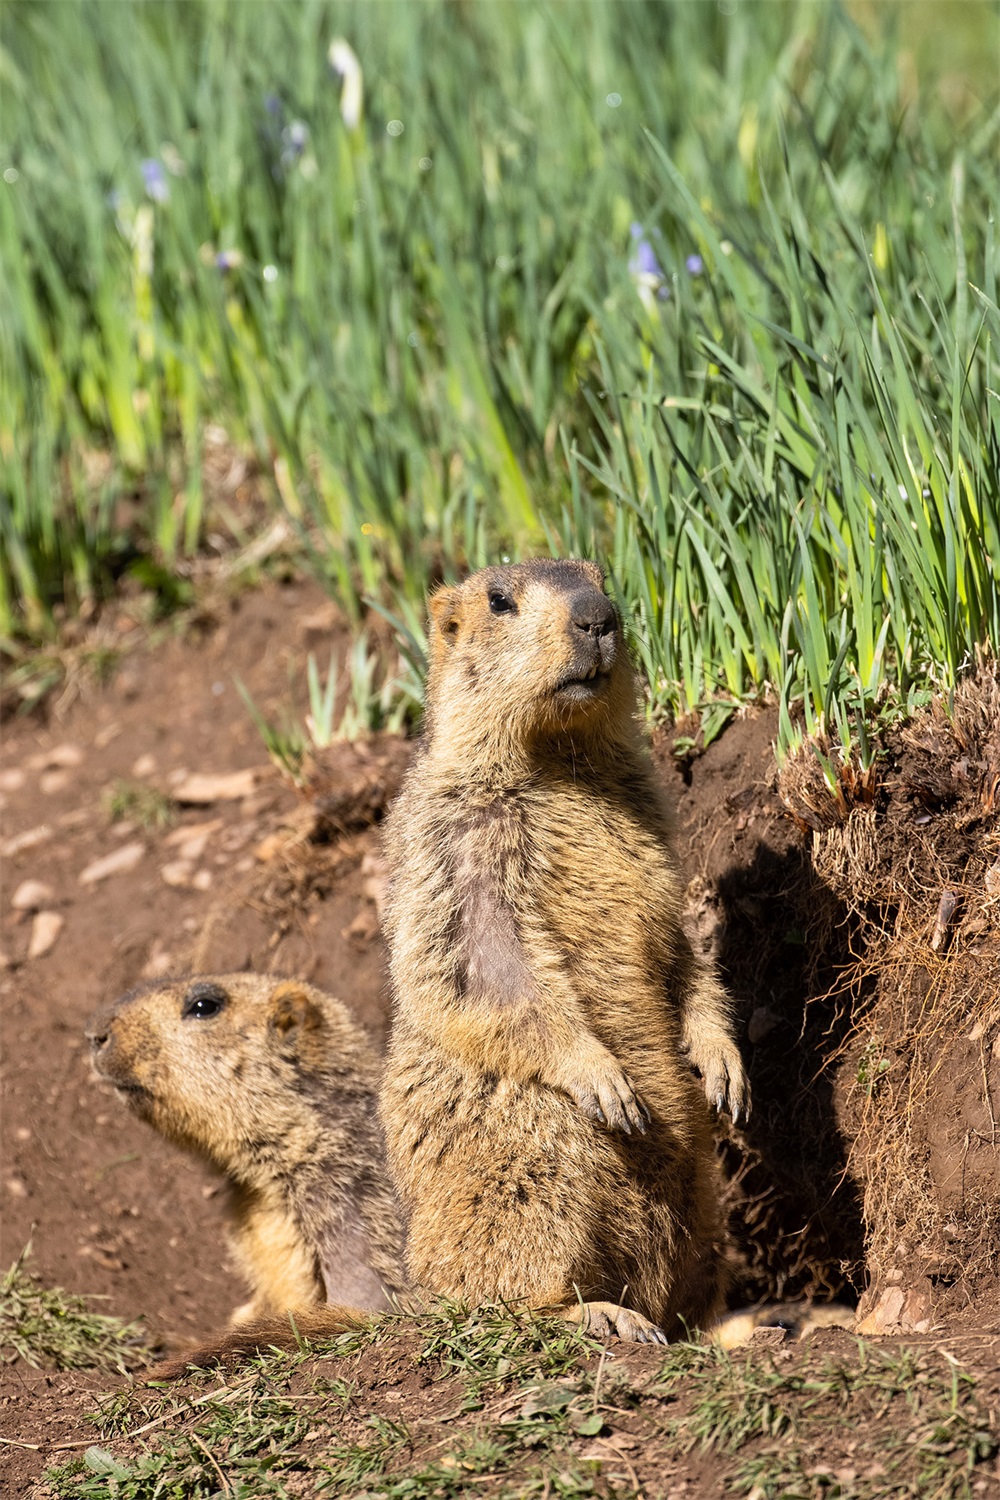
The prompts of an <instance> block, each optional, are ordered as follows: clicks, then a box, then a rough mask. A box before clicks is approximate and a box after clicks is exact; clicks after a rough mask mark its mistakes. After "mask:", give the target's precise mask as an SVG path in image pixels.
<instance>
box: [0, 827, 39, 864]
mask: <svg viewBox="0 0 1000 1500" xmlns="http://www.w3.org/2000/svg"><path fill="white" fill-rule="evenodd" d="M51 837H52V825H51V824H49V823H39V824H38V826H37V827H36V828H29V829H27V831H26V832H25V833H18V834H15V835H14V837H13V838H12V839H8V840H7V842H6V843H5V844H3V845H0V854H2V855H3V856H4V858H5V859H10V858H12V857H13V855H15V854H23V853H24V852H25V850H26V849H37V848H38V846H39V844H44V843H45V842H46V840H47V839H50V838H51Z"/></svg>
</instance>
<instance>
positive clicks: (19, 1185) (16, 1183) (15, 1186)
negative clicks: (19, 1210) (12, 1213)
mask: <svg viewBox="0 0 1000 1500" xmlns="http://www.w3.org/2000/svg"><path fill="white" fill-rule="evenodd" d="M5 1186H6V1188H7V1191H8V1193H10V1195H11V1197H12V1198H26V1197H27V1196H28V1189H27V1188H26V1187H25V1185H24V1183H23V1182H22V1181H21V1179H20V1177H8V1178H7V1181H6V1183H5Z"/></svg>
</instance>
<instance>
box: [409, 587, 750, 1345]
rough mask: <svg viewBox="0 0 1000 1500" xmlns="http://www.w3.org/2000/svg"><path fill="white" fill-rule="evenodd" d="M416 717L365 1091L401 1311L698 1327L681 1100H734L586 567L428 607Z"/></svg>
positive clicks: (713, 1250) (701, 1170)
mask: <svg viewBox="0 0 1000 1500" xmlns="http://www.w3.org/2000/svg"><path fill="white" fill-rule="evenodd" d="M430 610H431V625H432V628H431V664H430V677H429V682H428V692H427V704H428V707H427V722H426V731H425V735H424V739H423V743H422V745H421V747H420V749H419V751H418V753H417V755H416V756H415V758H414V761H413V763H412V765H411V768H410V770H409V772H408V773H407V776H406V779H405V781H404V784H403V789H402V791H401V793H400V796H399V799H398V801H397V802H396V804H395V806H394V808H393V810H392V812H391V813H390V817H389V823H388V828H387V833H386V839H385V844H386V851H387V854H388V857H389V861H390V866H391V881H390V898H389V902H388V906H387V917H388V921H387V929H388V936H389V941H390V953H391V972H392V980H393V987H394V992H395V1018H394V1028H393V1034H392V1039H391V1042H390V1048H389V1058H388V1063H387V1068H386V1073H385V1076H384V1080H383V1088H382V1095H381V1111H382V1119H383V1123H384V1127H385V1135H386V1145H387V1150H388V1159H389V1164H390V1168H391V1171H392V1174H393V1177H394V1179H395V1182H396V1186H397V1189H398V1191H399V1194H400V1197H401V1200H402V1203H403V1207H404V1211H405V1214H406V1219H407V1263H408V1267H409V1271H410V1274H411V1277H412V1279H413V1282H414V1283H415V1284H416V1285H417V1286H419V1288H420V1289H421V1291H422V1292H424V1293H430V1294H439V1295H447V1296H453V1297H460V1298H463V1299H465V1300H467V1301H469V1302H471V1303H473V1304H475V1303H480V1302H492V1301H497V1300H503V1301H516V1302H527V1303H530V1304H532V1305H535V1306H545V1305H552V1306H558V1307H561V1308H563V1309H564V1310H565V1312H566V1315H567V1317H570V1318H572V1319H574V1320H579V1321H582V1322H583V1323H584V1324H585V1325H586V1326H589V1327H591V1328H592V1329H594V1330H595V1331H598V1332H607V1331H609V1330H614V1331H616V1332H617V1333H618V1334H619V1336H621V1337H624V1338H657V1337H662V1332H661V1331H663V1330H665V1331H666V1333H668V1334H671V1333H676V1332H677V1331H679V1330H680V1328H681V1326H682V1323H687V1324H688V1325H692V1326H693V1325H702V1326H704V1325H705V1324H706V1323H707V1322H708V1321H709V1320H710V1318H711V1317H712V1315H713V1313H714V1312H715V1311H716V1310H717V1308H718V1306H719V1303H720V1300H721V1294H722V1291H723V1281H724V1272H723V1256H722V1254H721V1252H720V1242H721V1240H722V1237H723V1231H722V1224H721V1213H720V1207H719V1188H718V1183H717V1169H716V1162H715V1155H714V1151H713V1146H712V1138H711V1129H710V1119H709V1111H708V1108H707V1106H706V1103H705V1099H704V1098H703V1097H702V1094H701V1091H700V1090H699V1088H698V1085H697V1083H696V1081H695V1079H694V1077H693V1075H692V1072H691V1069H690V1067H689V1064H688V1059H690V1061H691V1062H692V1063H694V1065H695V1066H696V1067H697V1068H698V1069H699V1071H700V1073H701V1075H702V1079H703V1082H704V1086H705V1091H706V1093H707V1095H708V1098H709V1099H710V1100H711V1101H713V1102H714V1103H717V1104H718V1105H719V1107H722V1106H725V1107H728V1108H729V1109H730V1110H731V1111H732V1113H733V1115H734V1118H735V1117H736V1115H737V1113H738V1112H744V1113H745V1112H746V1110H747V1109H748V1090H747V1082H746V1078H745V1075H744V1072H743V1068H742V1065H741V1062H740V1055H739V1051H738V1049H737V1047H736V1045H735V1042H734V1041H733V1037H732V1031H731V1021H730V1015H729V1010H728V1006H727V1002H726V998H725V996H724V994H723V992H722V990H721V988H720V987H719V985H718V983H717V981H716V979H715V977H714V975H713V974H712V973H710V972H709V971H708V970H707V969H706V968H704V967H703V966H701V965H699V963H698V962H697V961H696V960H695V957H694V955H693V953H692V950H691V947H690V945H689V943H688V941H687V939H686V938H685V936H684V932H683V930H682V927H681V906H682V882H681V880H680V876H679V872H678V866H677V860H676V856H675V853H674V848H673V839H672V831H671V819H670V815H669V813H668V810H667V808H666V807H665V805H664V801H663V797H662V795H661V792H660V789H659V786H658V784H657V780H656V777H655V775H654V773H653V769H652V766H651V763H650V761H649V759H648V757H647V754H646V751H645V747H644V745H643V743H642V737H641V734H640V729H639V724H638V719H637V692H636V684H635V679H634V676H633V673H632V669H631V666H630V663H629V660H628V656H627V653H626V649H625V643H624V640H623V636H622V628H621V622H620V620H619V618H618V614H617V611H616V609H615V606H614V604H613V603H612V601H611V600H610V599H609V598H608V597H607V596H606V594H605V593H604V587H603V577H602V574H601V571H600V569H599V568H598V567H597V566H596V565H595V564H593V563H589V562H542V561H536V562H529V563H521V564H518V565H516V566H512V567H502V568H488V569H484V570H483V571H481V572H479V573H475V574H473V575H472V576H471V577H470V578H468V579H467V580H466V581H465V582H464V583H463V584H461V585H460V586H459V587H457V588H443V589H440V590H439V591H438V592H437V593H436V594H434V596H433V597H432V599H431V601H430Z"/></svg>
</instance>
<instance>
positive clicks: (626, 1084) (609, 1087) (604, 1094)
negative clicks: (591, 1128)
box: [566, 1073, 650, 1135]
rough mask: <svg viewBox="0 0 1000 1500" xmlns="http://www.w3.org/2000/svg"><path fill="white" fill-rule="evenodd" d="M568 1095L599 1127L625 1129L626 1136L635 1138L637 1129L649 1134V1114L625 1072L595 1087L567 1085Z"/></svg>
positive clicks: (590, 1085)
mask: <svg viewBox="0 0 1000 1500" xmlns="http://www.w3.org/2000/svg"><path fill="white" fill-rule="evenodd" d="M566 1092H567V1093H568V1094H569V1096H570V1098H571V1099H572V1100H573V1102H574V1104H575V1105H576V1106H577V1108H578V1109H580V1110H582V1111H583V1113H584V1114H585V1115H587V1116H589V1118H590V1119H591V1120H596V1121H597V1123H598V1124H599V1125H607V1126H608V1128H609V1129H611V1130H621V1131H622V1132H624V1134H625V1135H631V1134H632V1131H633V1130H637V1131H638V1132H639V1134H640V1135H645V1134H646V1125H647V1123H648V1121H649V1118H650V1116H649V1111H648V1109H647V1108H646V1106H645V1105H644V1104H643V1103H642V1102H641V1101H640V1100H639V1098H638V1097H637V1096H636V1092H635V1088H634V1086H633V1084H632V1081H631V1079H629V1078H626V1076H625V1074H624V1073H619V1074H618V1076H617V1077H614V1076H611V1077H608V1078H604V1079H601V1080H600V1082H595V1083H592V1084H578V1085H573V1084H567V1086H566Z"/></svg>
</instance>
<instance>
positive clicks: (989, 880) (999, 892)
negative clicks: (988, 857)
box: [983, 864, 1000, 901]
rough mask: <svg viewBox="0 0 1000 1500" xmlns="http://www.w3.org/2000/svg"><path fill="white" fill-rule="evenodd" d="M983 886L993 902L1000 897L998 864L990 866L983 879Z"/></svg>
mask: <svg viewBox="0 0 1000 1500" xmlns="http://www.w3.org/2000/svg"><path fill="white" fill-rule="evenodd" d="M983 884H984V885H985V886H986V894H987V896H988V897H989V898H990V900H991V901H995V900H996V899H997V897H998V896H1000V864H995V865H990V867H989V869H988V870H987V871H986V874H985V876H984V877H983Z"/></svg>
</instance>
